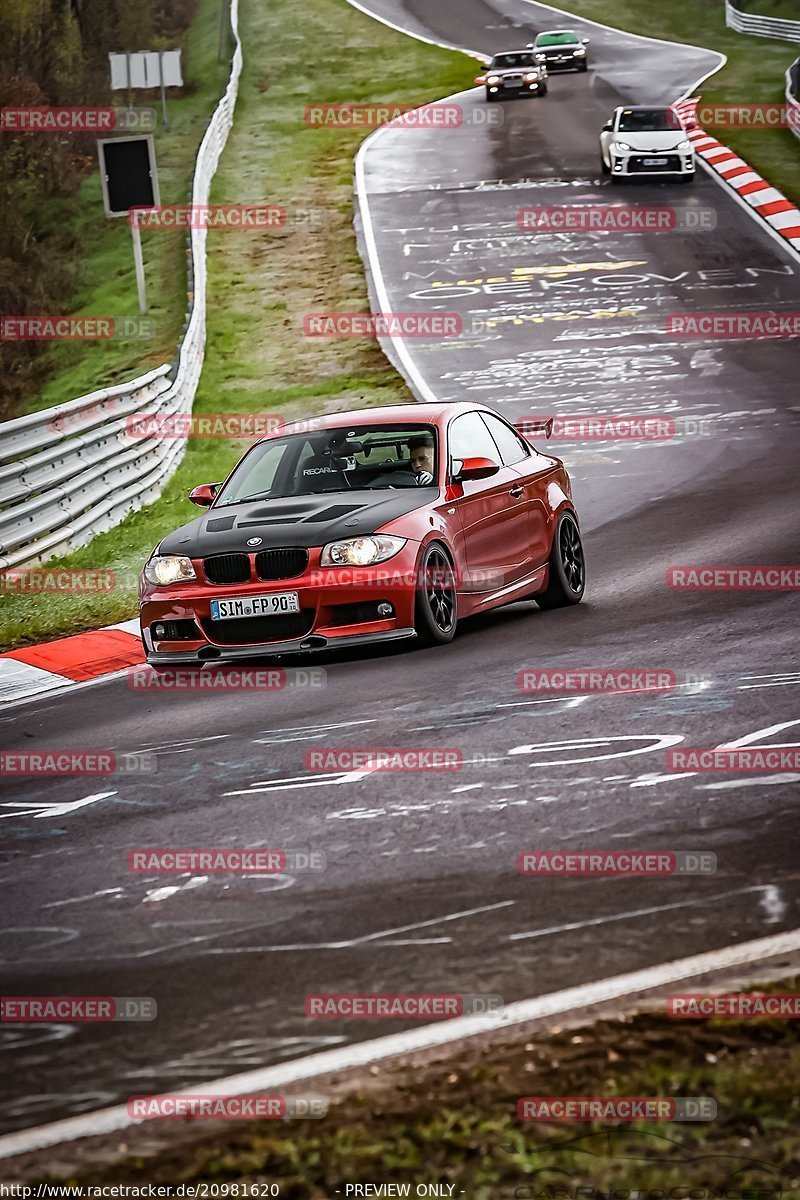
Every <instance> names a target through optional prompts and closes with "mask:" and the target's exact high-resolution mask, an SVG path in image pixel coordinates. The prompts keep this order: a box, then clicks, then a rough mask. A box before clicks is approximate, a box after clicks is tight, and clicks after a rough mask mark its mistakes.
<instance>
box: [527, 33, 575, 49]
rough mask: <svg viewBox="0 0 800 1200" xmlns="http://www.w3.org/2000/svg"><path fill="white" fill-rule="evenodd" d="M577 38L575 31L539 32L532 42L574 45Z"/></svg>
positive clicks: (535, 43)
mask: <svg viewBox="0 0 800 1200" xmlns="http://www.w3.org/2000/svg"><path fill="white" fill-rule="evenodd" d="M577 40H578V35H577V34H576V33H540V34H539V36H538V37H537V39H536V41H535V42H534V45H535V46H537V47H538V46H574V45H575V43H576V42H577Z"/></svg>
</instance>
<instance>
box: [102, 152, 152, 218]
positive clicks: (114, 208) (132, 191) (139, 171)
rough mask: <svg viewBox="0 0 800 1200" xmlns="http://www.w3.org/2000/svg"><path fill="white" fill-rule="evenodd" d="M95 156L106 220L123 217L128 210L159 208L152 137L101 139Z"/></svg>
mask: <svg viewBox="0 0 800 1200" xmlns="http://www.w3.org/2000/svg"><path fill="white" fill-rule="evenodd" d="M97 153H98V157H99V159H100V181H101V183H102V185H103V202H104V204H105V208H106V216H107V217H124V216H126V215H127V212H128V209H129V208H152V207H153V206H158V204H159V195H158V172H157V171H156V155H155V146H154V144H153V138H152V136H151V135H149V134H148V135H144V136H143V135H139V136H137V137H122V138H101V139H100V140H99V141H98V143H97Z"/></svg>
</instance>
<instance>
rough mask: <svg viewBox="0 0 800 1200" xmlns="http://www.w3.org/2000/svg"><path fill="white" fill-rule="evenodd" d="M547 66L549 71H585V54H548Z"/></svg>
mask: <svg viewBox="0 0 800 1200" xmlns="http://www.w3.org/2000/svg"><path fill="white" fill-rule="evenodd" d="M545 66H546V67H547V69H548V71H583V70H584V68H585V67H586V55H585V54H559V55H554V56H553V57H552V58H550V57H549V56H548V58H547V60H546V62H545Z"/></svg>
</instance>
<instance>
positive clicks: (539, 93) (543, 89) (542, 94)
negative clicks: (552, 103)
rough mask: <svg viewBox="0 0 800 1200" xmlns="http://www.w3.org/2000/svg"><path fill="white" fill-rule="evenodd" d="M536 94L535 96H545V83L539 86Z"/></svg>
mask: <svg viewBox="0 0 800 1200" xmlns="http://www.w3.org/2000/svg"><path fill="white" fill-rule="evenodd" d="M536 95H537V96H546V95H547V84H545V85H544V87H541V88H539V90H538V92H537V93H536Z"/></svg>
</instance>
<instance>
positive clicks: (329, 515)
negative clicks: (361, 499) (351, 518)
mask: <svg viewBox="0 0 800 1200" xmlns="http://www.w3.org/2000/svg"><path fill="white" fill-rule="evenodd" d="M363 507H364V506H363V504H358V505H353V504H332V505H331V507H330V508H323V510H322V512H318V513H312V514H311V516H310V517H306V519H305V521H304V522H303V524H304V525H309V524H312V523H314V522H316V521H338V519H339V517H346V516H347V514H348V513H354V512H358V511H359V509H361V508H363Z"/></svg>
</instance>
